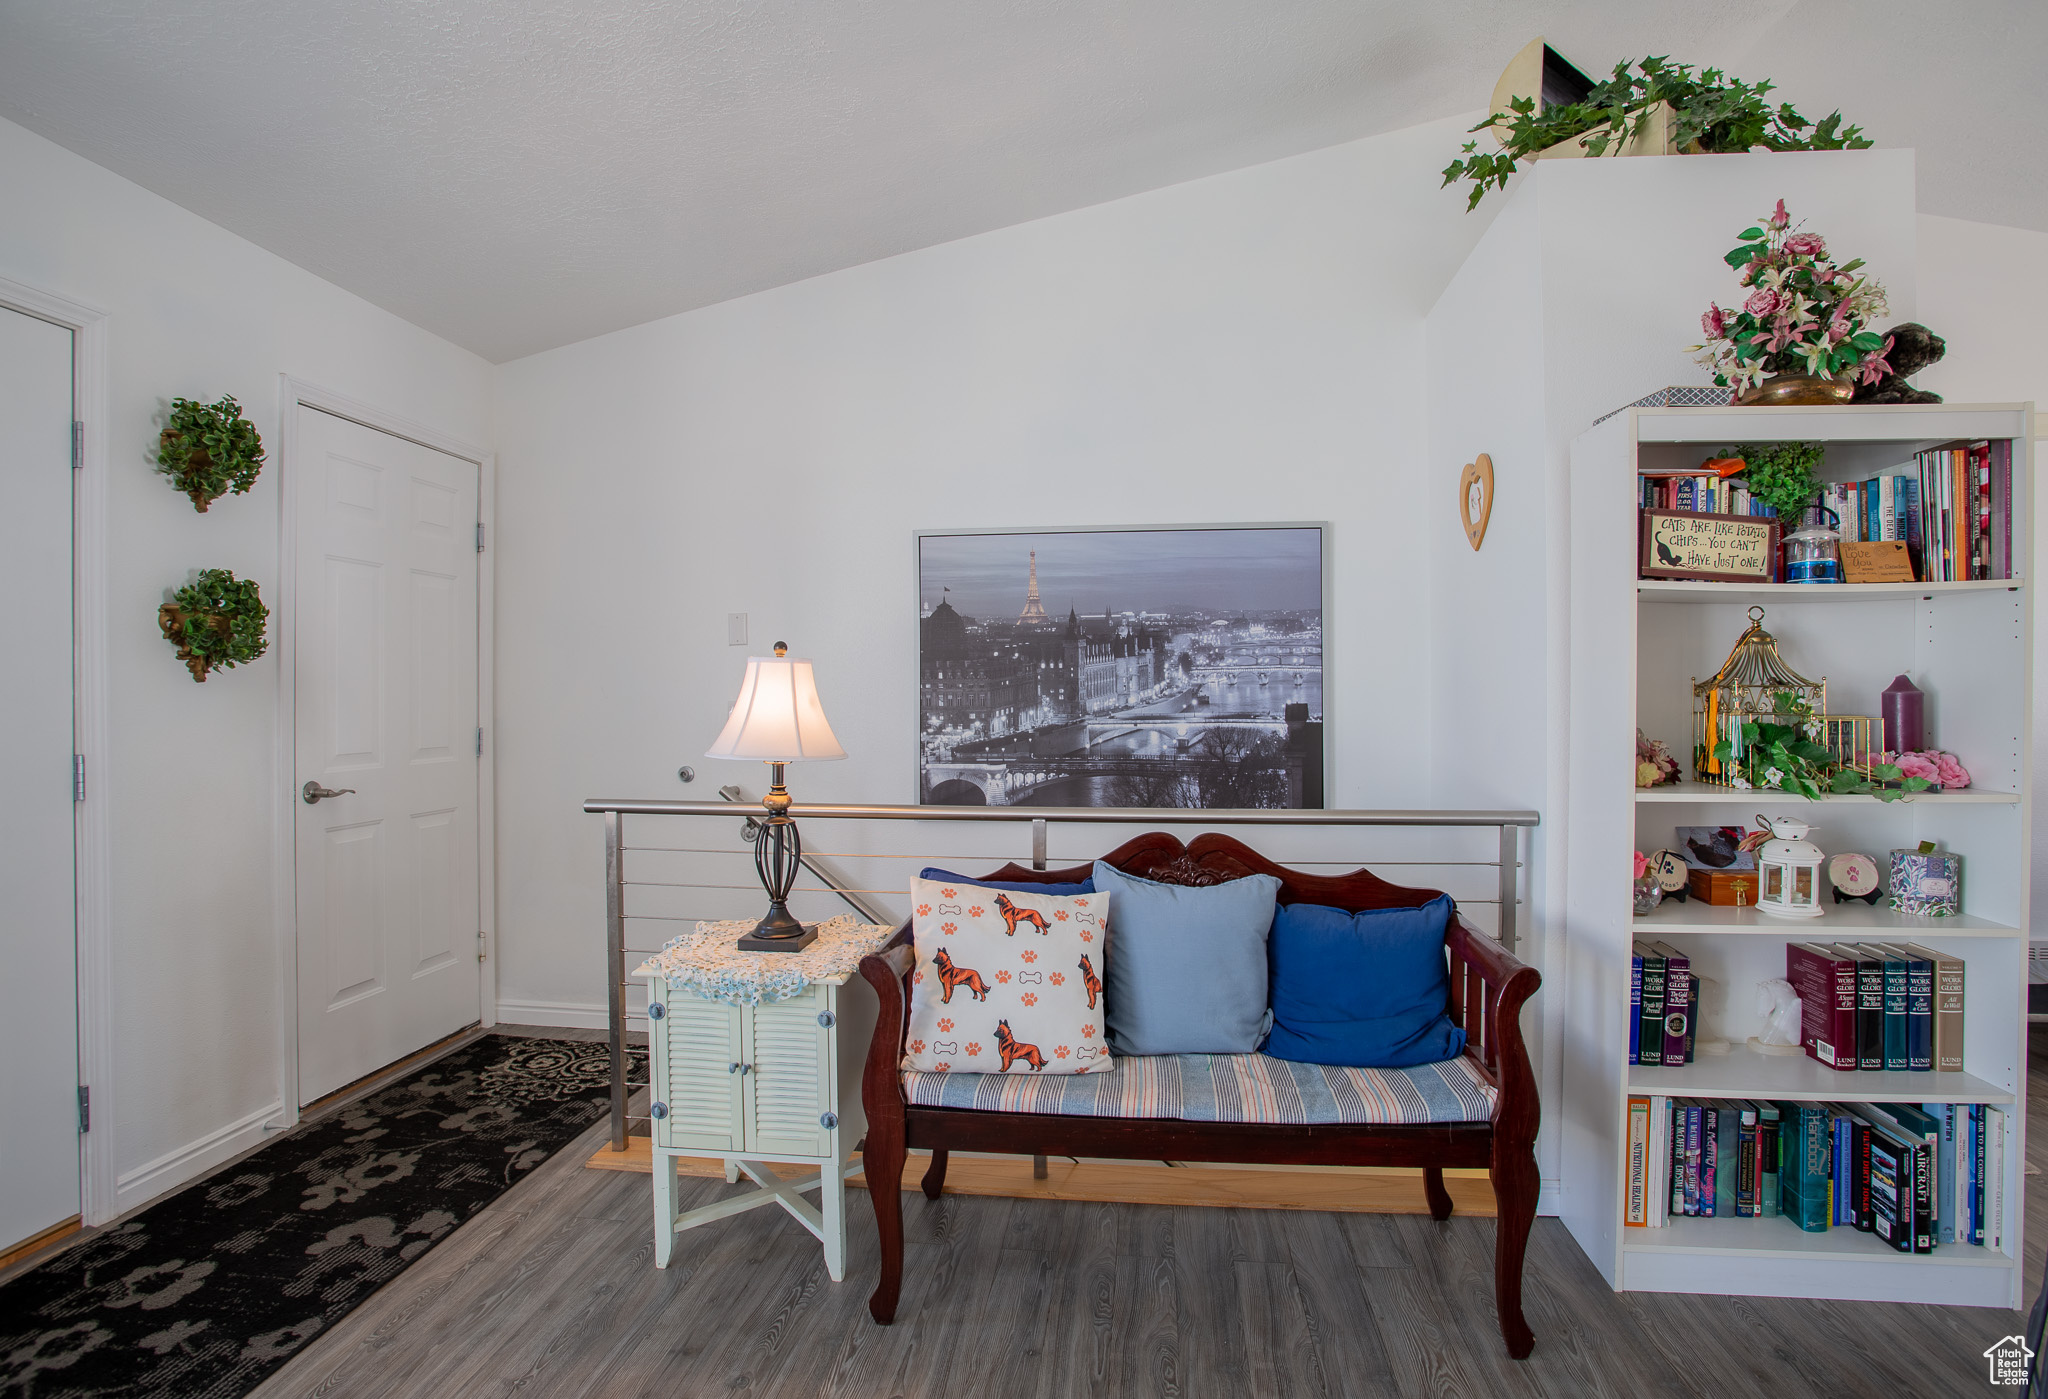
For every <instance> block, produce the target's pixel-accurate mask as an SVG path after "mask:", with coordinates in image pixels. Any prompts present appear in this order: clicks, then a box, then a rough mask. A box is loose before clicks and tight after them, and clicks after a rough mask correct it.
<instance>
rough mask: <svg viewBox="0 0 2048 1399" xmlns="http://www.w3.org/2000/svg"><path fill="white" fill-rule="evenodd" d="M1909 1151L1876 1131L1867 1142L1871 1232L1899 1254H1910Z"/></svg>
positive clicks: (1911, 1236)
mask: <svg viewBox="0 0 2048 1399" xmlns="http://www.w3.org/2000/svg"><path fill="white" fill-rule="evenodd" d="M1912 1154H1913V1153H1912V1150H1911V1148H1909V1147H1907V1146H1906V1145H1905V1144H1904V1143H1902V1142H1896V1141H1893V1140H1892V1139H1891V1138H1890V1137H1888V1136H1886V1135H1885V1134H1884V1133H1882V1132H1879V1131H1877V1130H1875V1129H1873V1130H1872V1132H1871V1140H1870V1213H1871V1218H1872V1221H1873V1224H1872V1232H1873V1233H1875V1234H1876V1235H1877V1236H1878V1238H1880V1239H1882V1240H1884V1242H1885V1243H1887V1244H1889V1245H1891V1247H1892V1248H1894V1249H1896V1250H1897V1251H1898V1252H1900V1253H1911V1252H1912V1251H1913V1226H1912V1209H1913V1206H1912V1184H1911V1180H1910V1176H1911V1166H1910V1164H1909V1163H1910V1161H1911V1159H1912Z"/></svg>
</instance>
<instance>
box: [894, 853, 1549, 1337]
mask: <svg viewBox="0 0 2048 1399" xmlns="http://www.w3.org/2000/svg"><path fill="white" fill-rule="evenodd" d="M1102 858H1103V859H1104V861H1106V862H1107V863H1109V864H1111V865H1114V866H1115V867H1116V868H1118V869H1120V870H1123V871H1125V872H1126V873H1129V874H1134V875H1139V876H1141V877H1145V878H1151V879H1163V880H1166V881H1168V882H1175V883H1183V884H1206V883H1216V882H1220V881H1221V880H1222V879H1224V878H1238V877H1242V876H1243V875H1246V874H1270V875H1274V876H1276V877H1278V878H1279V880H1280V895H1279V898H1280V902H1281V903H1312V904H1324V905H1329V906H1332V907H1336V908H1343V909H1348V910H1351V911H1353V912H1359V911H1363V910H1366V909H1375V908H1417V907H1420V906H1421V905H1423V904H1426V903H1428V902H1429V901H1430V900H1431V899H1434V898H1438V897H1440V895H1439V894H1438V893H1437V891H1435V890H1431V889H1403V888H1400V887H1398V886H1396V885H1392V884H1389V883H1387V882H1386V881H1384V880H1382V879H1379V878H1377V877H1375V876H1374V875H1372V874H1371V873H1369V872H1367V871H1365V870H1362V869H1361V870H1357V871H1355V872H1353V873H1351V874H1346V875H1334V876H1326V875H1311V874H1303V873H1301V872H1299V871H1297V870H1291V869H1288V868H1286V867H1284V866H1281V865H1277V864H1274V863H1273V862H1272V861H1270V860H1268V859H1266V858H1265V857H1264V856H1262V855H1260V854H1259V853H1258V852H1257V851H1255V850H1253V849H1251V848H1250V847H1249V846H1247V845H1245V844H1243V843H1242V842H1240V841H1237V840H1233V839H1232V838H1230V837H1229V836H1224V835H1215V834H1210V835H1202V836H1198V837H1197V838H1196V839H1195V840H1194V841H1193V842H1192V843H1191V844H1189V845H1186V846H1183V845H1182V844H1181V843H1180V841H1179V840H1177V839H1175V838H1174V837H1173V836H1171V835H1167V834H1165V833H1163V832H1153V833H1151V834H1148V835H1143V836H1139V837H1138V838H1137V839H1135V840H1132V841H1130V842H1128V843H1126V844H1124V845H1122V846H1120V847H1118V848H1117V849H1116V850H1115V851H1113V852H1111V853H1110V854H1108V855H1105V856H1103V857H1102ZM1091 868H1092V866H1090V865H1079V866H1076V867H1074V868H1071V869H1063V870H1028V869H1023V868H1020V867H1018V866H1017V865H1014V864H1012V865H1007V866H1005V867H1004V868H1002V869H999V870H997V871H996V872H995V873H993V874H991V875H989V876H987V877H988V878H990V879H1002V880H1010V881H1017V882H1030V883H1046V884H1052V883H1069V882H1074V881H1078V880H1081V879H1085V878H1087V877H1088V874H1089V872H1090V869H1091ZM1114 917H1115V915H1114V912H1113V911H1112V914H1111V918H1112V923H1113V922H1114ZM1112 936H1114V934H1113V933H1112ZM910 944H911V930H910V925H909V924H907V923H906V924H905V925H904V926H903V927H902V928H901V929H899V930H898V931H897V933H896V936H895V937H894V938H892V939H890V941H889V942H888V943H886V944H885V945H884V946H883V947H882V948H881V950H880V951H878V952H876V953H875V954H874V955H872V956H869V957H866V958H863V959H862V961H861V964H860V971H861V975H862V976H864V977H866V978H867V980H868V981H869V982H870V983H871V984H872V985H873V986H874V988H875V990H876V992H877V994H878V995H879V997H880V1000H881V1012H880V1016H879V1018H878V1019H877V1021H876V1024H875V1033H874V1038H873V1040H872V1041H871V1042H870V1044H869V1048H868V1059H867V1067H866V1070H865V1072H864V1074H863V1077H862V1080H861V1101H862V1103H863V1104H864V1105H865V1107H866V1109H867V1120H868V1132H867V1140H866V1142H865V1143H864V1144H863V1147H862V1151H863V1153H864V1155H863V1161H864V1164H865V1168H866V1171H867V1182H868V1195H869V1198H870V1199H871V1200H872V1201H873V1202H874V1207H875V1223H876V1226H877V1228H878V1230H879V1232H880V1235H881V1246H882V1274H881V1281H880V1282H879V1284H878V1285H877V1286H876V1288H875V1291H874V1295H873V1296H872V1297H870V1298H869V1299H868V1310H869V1311H870V1312H871V1313H873V1315H874V1318H875V1320H876V1321H877V1322H880V1323H882V1324H883V1325H887V1324H888V1323H890V1322H891V1321H893V1320H894V1319H895V1317H896V1302H897V1295H898V1293H899V1291H900V1290H901V1287H902V1283H903V1209H902V1200H901V1190H902V1181H903V1163H904V1159H905V1156H906V1154H907V1153H908V1152H909V1151H911V1150H912V1149H918V1150H925V1151H929V1152H931V1167H930V1169H929V1170H927V1171H926V1172H925V1177H924V1182H923V1185H924V1193H925V1195H926V1196H927V1197H929V1198H931V1199H934V1200H936V1199H937V1198H938V1197H939V1192H940V1190H941V1189H942V1188H943V1187H944V1185H945V1180H946V1159H947V1154H948V1153H949V1152H952V1151H955V1150H958V1151H987V1152H1004V1153H1016V1154H1019V1155H1034V1154H1036V1155H1047V1154H1056V1155H1063V1156H1098V1157H1112V1158H1117V1159H1125V1160H1144V1161H1160V1160H1167V1161H1228V1162H1241V1163H1246V1164H1260V1165H1265V1164H1284V1165H1318V1166H1325V1165H1332V1166H1406V1167H1418V1166H1419V1167H1421V1169H1422V1179H1423V1189H1424V1191H1425V1193H1426V1195H1427V1197H1428V1200H1429V1212H1430V1215H1431V1216H1432V1217H1433V1218H1436V1219H1440V1220H1441V1219H1448V1218H1449V1217H1450V1214H1451V1197H1450V1194H1449V1192H1448V1191H1446V1190H1445V1189H1444V1174H1443V1173H1444V1169H1445V1168H1446V1167H1459V1168H1466V1167H1480V1166H1483V1167H1485V1168H1486V1169H1487V1171H1488V1172H1489V1174H1490V1175H1491V1177H1492V1181H1493V1190H1494V1197H1495V1200H1496V1203H1497V1208H1498V1214H1497V1217H1496V1224H1495V1233H1494V1269H1493V1281H1494V1301H1495V1305H1496V1306H1497V1308H1498V1310H1499V1313H1500V1330H1501V1337H1502V1339H1503V1340H1504V1341H1505V1342H1506V1343H1507V1349H1508V1354H1509V1355H1511V1356H1513V1357H1514V1358H1515V1359H1517V1360H1520V1359H1522V1358H1523V1357H1525V1356H1527V1355H1528V1354H1529V1352H1530V1351H1531V1350H1532V1349H1533V1348H1534V1347H1535V1344H1536V1340H1535V1336H1534V1335H1533V1334H1532V1333H1531V1332H1530V1330H1529V1326H1528V1323H1527V1322H1526V1321H1524V1320H1523V1318H1522V1255H1523V1251H1524V1249H1525V1247H1526V1245H1527V1243H1528V1239H1529V1227H1530V1225H1531V1223H1532V1222H1533V1221H1534V1219H1535V1217H1536V1191H1537V1174H1536V1155H1535V1149H1534V1148H1535V1142H1536V1127H1537V1123H1538V1121H1539V1120H1540V1116H1541V1109H1540V1104H1539V1103H1538V1101H1537V1096H1536V1078H1535V1075H1534V1073H1533V1072H1532V1071H1531V1070H1530V1067H1529V1055H1528V1051H1527V1050H1526V1048H1525V1047H1524V1046H1523V1043H1522V1030H1521V1019H1520V1017H1521V1009H1522V1004H1523V1002H1525V1001H1527V1000H1528V999H1529V997H1531V996H1532V995H1534V994H1535V993H1536V989H1537V987H1538V986H1539V985H1541V983H1542V978H1541V977H1540V976H1539V975H1538V973H1537V972H1536V969H1535V968H1533V967H1530V966H1528V965H1526V964H1524V963H1522V962H1520V961H1518V960H1517V959H1516V958H1515V957H1514V955H1513V954H1511V953H1510V952H1508V951H1507V949H1506V948H1504V947H1502V946H1501V945H1500V944H1499V943H1498V942H1496V941H1494V940H1493V939H1492V938H1489V937H1487V936H1485V935H1484V934H1482V933H1480V932H1479V931H1478V930H1477V929H1475V928H1474V927H1472V925H1471V924H1469V923H1467V922H1466V921H1465V919H1464V917H1463V916H1462V915H1458V914H1454V915H1453V917H1452V919H1451V923H1450V926H1449V928H1448V929H1447V931H1446V932H1445V935H1444V946H1445V948H1446V950H1447V952H1448V954H1449V958H1450V980H1451V1003H1450V1014H1451V1017H1452V1018H1453V1019H1454V1020H1455V1021H1457V1022H1458V1023H1459V1024H1461V1025H1463V1026H1464V1027H1465V1034H1466V1046H1465V1055H1466V1057H1467V1058H1468V1059H1470V1060H1471V1061H1472V1064H1471V1067H1472V1069H1473V1071H1474V1072H1475V1073H1476V1074H1477V1075H1478V1077H1479V1078H1481V1079H1482V1080H1483V1081H1484V1082H1486V1083H1487V1084H1490V1085H1491V1086H1492V1088H1493V1089H1494V1091H1495V1094H1496V1095H1497V1096H1496V1100H1495V1104H1494V1111H1493V1118H1492V1120H1491V1121H1490V1122H1455V1123H1429V1124H1420V1125H1370V1126H1353V1125H1329V1124H1299V1123H1251V1122H1190V1121H1183V1120H1180V1119H1176V1118H1142V1119H1141V1118H1121V1117H1081V1116H1066V1115H1053V1114H1047V1113H1020V1112H989V1111H978V1110H974V1109H963V1108H936V1107H924V1106H915V1105H912V1104H910V1103H909V1102H907V1101H906V1099H905V1097H904V1092H903V1079H902V1062H903V1051H904V1037H905V1031H906V1027H907V1025H908V1023H909V1018H910V974H911V971H912V969H913V966H914V963H915V956H914V954H913V953H912V951H911V945H910ZM1112 955H1113V953H1112Z"/></svg>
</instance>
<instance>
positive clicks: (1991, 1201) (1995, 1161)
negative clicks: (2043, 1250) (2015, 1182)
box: [1984, 1105, 2006, 1253]
mask: <svg viewBox="0 0 2048 1399" xmlns="http://www.w3.org/2000/svg"><path fill="white" fill-rule="evenodd" d="M1984 1135H1985V1143H1984V1247H1986V1248H1995V1249H1997V1250H1998V1251H1999V1252H2001V1253H2003V1252H2004V1251H2005V1145H2006V1136H2005V1110H2004V1109H2003V1108H1995V1107H1991V1106H1989V1105H1986V1107H1985V1109H1984Z"/></svg>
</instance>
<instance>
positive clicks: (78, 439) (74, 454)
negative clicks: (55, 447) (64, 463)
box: [71, 423, 85, 471]
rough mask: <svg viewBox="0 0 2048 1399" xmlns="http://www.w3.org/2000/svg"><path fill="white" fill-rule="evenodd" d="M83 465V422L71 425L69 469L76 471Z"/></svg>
mask: <svg viewBox="0 0 2048 1399" xmlns="http://www.w3.org/2000/svg"><path fill="white" fill-rule="evenodd" d="M84 465H85V424H84V423H73V424H72V425H71V469H72V470H73V471H77V470H78V469H79V468H81V467H83V466H84Z"/></svg>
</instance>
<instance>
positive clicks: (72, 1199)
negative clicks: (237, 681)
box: [0, 309, 78, 1252]
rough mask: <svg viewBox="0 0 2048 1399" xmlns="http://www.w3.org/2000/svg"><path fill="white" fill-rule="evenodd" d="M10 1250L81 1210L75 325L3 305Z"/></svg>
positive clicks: (5, 1213)
mask: <svg viewBox="0 0 2048 1399" xmlns="http://www.w3.org/2000/svg"><path fill="white" fill-rule="evenodd" d="M0 491H4V492H5V499H6V501H7V508H6V509H4V510H0V596H4V597H6V598H7V600H8V605H7V660H6V662H5V663H4V664H0V899H4V907H0V1252H4V1251H6V1249H7V1248H8V1247H10V1246H11V1245H13V1244H16V1243H19V1242H20V1241H21V1240H23V1239H25V1238H28V1237H29V1236H31V1235H33V1234H39V1233H41V1232H42V1231H43V1230H45V1229H48V1228H50V1227H52V1226H53V1225H57V1224H61V1223H63V1222H65V1221H66V1220H68V1219H69V1218H70V1217H71V1216H73V1215H75V1214H77V1213H78V973H77V962H78V923H77V915H76V909H77V905H76V902H75V899H74V893H73V888H74V886H73V878H74V876H73V872H72V871H73V864H72V842H71V836H72V815H71V807H72V802H71V791H72V787H71V751H72V737H71V735H72V730H71V717H72V715H71V332H70V331H69V330H66V329H65V328H63V327H62V326H55V325H51V324H50V323H49V322H48V321H39V320H36V319H35V318H34V317H32V316H25V315H22V314H21V313H20V312H18V311H9V310H4V309H0Z"/></svg>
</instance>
